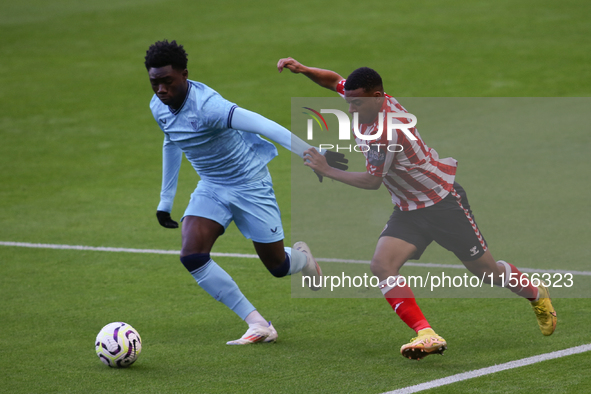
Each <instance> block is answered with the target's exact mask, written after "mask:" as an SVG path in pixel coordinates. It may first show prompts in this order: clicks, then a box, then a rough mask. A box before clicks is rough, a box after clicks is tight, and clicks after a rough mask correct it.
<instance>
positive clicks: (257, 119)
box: [229, 108, 311, 157]
mask: <svg viewBox="0 0 591 394" xmlns="http://www.w3.org/2000/svg"><path fill="white" fill-rule="evenodd" d="M229 126H230V127H231V128H233V129H236V130H241V131H246V132H248V133H255V134H260V135H264V136H265V137H267V138H269V139H271V140H273V141H275V142H277V143H278V144H279V145H281V146H283V147H284V148H285V149H287V150H290V151H292V152H293V153H295V154H296V155H298V156H300V157H304V151H305V150H306V149H309V148H311V145H310V144H308V143H307V142H305V141H303V140H302V139H301V138H299V137H298V136H296V135H295V134H293V133H292V132H291V131H289V130H287V129H286V128H285V127H283V126H281V125H279V124H277V123H275V122H273V121H272V120H270V119H267V118H265V117H264V116H262V115H259V114H257V113H256V112H252V111H248V110H246V109H244V108H236V110H235V111H234V113H233V116H232V117H231V119H230V125H229Z"/></svg>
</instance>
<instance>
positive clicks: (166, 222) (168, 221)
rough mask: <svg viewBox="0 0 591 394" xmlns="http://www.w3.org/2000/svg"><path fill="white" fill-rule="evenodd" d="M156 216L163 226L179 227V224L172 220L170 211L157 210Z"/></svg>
mask: <svg viewBox="0 0 591 394" xmlns="http://www.w3.org/2000/svg"><path fill="white" fill-rule="evenodd" d="M156 217H157V218H158V223H160V225H161V226H162V227H166V228H179V224H178V223H177V222H175V221H174V220H172V218H171V217H170V213H169V212H165V211H156Z"/></svg>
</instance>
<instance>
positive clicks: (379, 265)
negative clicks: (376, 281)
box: [369, 256, 399, 277]
mask: <svg viewBox="0 0 591 394" xmlns="http://www.w3.org/2000/svg"><path fill="white" fill-rule="evenodd" d="M369 268H370V270H371V273H372V274H373V275H375V276H377V277H382V276H391V275H394V276H395V275H398V269H399V264H395V263H394V262H392V261H390V260H387V259H382V258H380V257H378V256H373V258H372V259H371V262H370V264H369Z"/></svg>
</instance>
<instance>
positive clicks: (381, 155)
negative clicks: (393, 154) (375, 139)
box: [367, 145, 386, 167]
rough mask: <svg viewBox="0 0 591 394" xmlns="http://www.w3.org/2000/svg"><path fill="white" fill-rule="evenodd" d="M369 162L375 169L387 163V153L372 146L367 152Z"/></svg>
mask: <svg viewBox="0 0 591 394" xmlns="http://www.w3.org/2000/svg"><path fill="white" fill-rule="evenodd" d="M367 161H368V162H369V164H371V165H372V166H375V167H379V166H381V165H382V164H384V162H385V161H386V152H384V151H383V150H380V149H379V146H377V145H370V146H369V150H368V151H367Z"/></svg>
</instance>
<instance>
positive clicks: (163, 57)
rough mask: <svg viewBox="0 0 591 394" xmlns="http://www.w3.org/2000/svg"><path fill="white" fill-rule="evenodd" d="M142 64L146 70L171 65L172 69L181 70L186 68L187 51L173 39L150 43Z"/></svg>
mask: <svg viewBox="0 0 591 394" xmlns="http://www.w3.org/2000/svg"><path fill="white" fill-rule="evenodd" d="M144 64H145V65H146V69H147V70H149V69H150V68H152V67H153V68H160V67H165V66H168V65H171V66H172V68H173V69H175V70H180V71H182V70H184V69H186V68H187V52H185V49H184V48H183V46H182V45H178V44H177V43H176V41H174V40H173V41H172V42H168V40H164V41H158V42H156V43H154V44H152V45H150V48H148V50H147V51H146V61H145V62H144Z"/></svg>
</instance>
